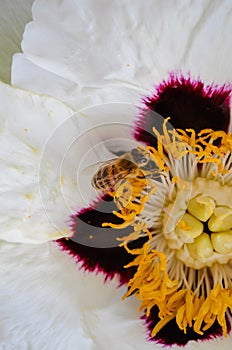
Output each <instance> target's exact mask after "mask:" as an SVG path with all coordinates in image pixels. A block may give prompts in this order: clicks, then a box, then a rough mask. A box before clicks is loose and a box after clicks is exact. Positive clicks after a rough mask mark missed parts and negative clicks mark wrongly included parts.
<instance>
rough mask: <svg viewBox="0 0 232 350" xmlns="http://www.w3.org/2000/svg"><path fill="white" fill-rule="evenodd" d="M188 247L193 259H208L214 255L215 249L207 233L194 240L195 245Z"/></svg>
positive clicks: (191, 244)
mask: <svg viewBox="0 0 232 350" xmlns="http://www.w3.org/2000/svg"><path fill="white" fill-rule="evenodd" d="M187 246H188V250H189V253H190V255H191V257H192V258H193V259H197V260H200V259H206V258H208V257H210V256H211V255H212V254H213V247H212V244H211V240H210V237H209V235H208V234H207V233H203V234H202V235H200V236H199V237H197V238H196V239H195V240H194V243H190V244H188V245H187Z"/></svg>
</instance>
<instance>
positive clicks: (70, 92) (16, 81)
mask: <svg viewBox="0 0 232 350" xmlns="http://www.w3.org/2000/svg"><path fill="white" fill-rule="evenodd" d="M12 84H13V85H15V86H19V87H20V86H21V87H23V88H24V89H28V90H33V91H36V92H38V93H46V94H48V95H50V96H54V97H56V98H58V99H61V100H63V101H65V102H66V103H67V104H68V105H69V106H71V107H72V108H73V109H76V110H78V109H81V108H85V107H88V106H91V105H95V104H101V103H104V102H122V103H123V102H125V103H134V104H138V102H139V101H140V100H141V98H142V96H144V95H146V94H149V91H148V90H144V89H141V88H136V89H132V88H131V87H130V86H126V84H125V86H118V85H117V86H111V85H109V84H107V85H102V86H98V87H96V88H93V87H91V86H87V87H85V86H80V85H79V84H78V83H76V82H73V81H71V80H68V79H66V78H63V77H62V76H59V75H57V74H54V73H51V72H49V71H47V70H45V69H43V68H41V67H39V66H38V65H36V64H34V63H32V61H31V60H29V59H27V58H26V57H25V55H23V54H17V55H14V58H13V65H12Z"/></svg>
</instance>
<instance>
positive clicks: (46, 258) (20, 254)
mask: <svg viewBox="0 0 232 350" xmlns="http://www.w3.org/2000/svg"><path fill="white" fill-rule="evenodd" d="M0 263H1V270H0V278H1V282H2V283H1V289H0V293H1V303H0V321H1V337H0V348H1V349H7V350H15V349H17V350H25V349H29V348H32V349H33V350H41V349H49V350H63V349H70V350H72V349H78V350H79V349H80V350H108V349H109V344H110V349H112V350H118V349H122V350H152V349H157V350H158V349H163V347H162V346H161V345H157V344H155V343H149V342H147V341H146V339H145V337H146V333H145V327H144V324H143V321H141V320H140V319H139V316H140V313H139V311H138V308H139V303H138V302H137V299H136V298H134V297H131V298H129V299H127V300H126V301H121V300H120V299H121V296H122V295H123V294H124V293H125V291H126V288H125V287H121V288H117V281H116V280H113V281H111V282H108V283H104V276H102V275H98V276H95V275H94V274H87V273H84V272H83V271H80V270H79V269H78V265H76V263H75V262H74V260H73V259H71V258H70V257H69V256H68V255H67V254H65V253H62V252H61V251H59V250H58V249H57V247H56V245H55V244H50V245H48V244H40V245H29V244H28V245H22V244H10V243H7V242H2V243H1V246H0ZM231 340H232V338H231V336H230V337H228V338H227V339H221V340H220V341H219V340H216V341H209V342H203V343H196V342H190V343H189V344H188V345H187V346H186V347H185V349H186V350H198V349H199V350H216V349H217V348H218V346H219V345H220V349H222V350H229V349H230V348H231ZM173 349H175V350H179V349H183V348H182V347H181V348H180V347H178V346H174V347H173Z"/></svg>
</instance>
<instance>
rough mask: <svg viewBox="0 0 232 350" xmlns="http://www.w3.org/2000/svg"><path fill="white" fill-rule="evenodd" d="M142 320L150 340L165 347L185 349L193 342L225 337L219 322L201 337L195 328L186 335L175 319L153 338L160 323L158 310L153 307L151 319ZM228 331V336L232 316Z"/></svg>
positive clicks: (144, 317)
mask: <svg viewBox="0 0 232 350" xmlns="http://www.w3.org/2000/svg"><path fill="white" fill-rule="evenodd" d="M141 318H142V319H143V320H144V322H145V325H146V327H147V330H148V340H149V341H152V342H155V343H158V344H162V345H165V346H176V345H177V346H182V347H184V346H185V345H186V344H187V343H188V342H189V341H191V340H192V341H197V342H204V341H208V340H213V339H216V338H220V337H223V334H222V328H221V326H220V325H219V324H218V322H217V321H215V322H214V324H213V326H212V327H210V328H209V329H208V330H206V331H205V332H204V334H203V335H200V334H198V333H195V332H194V330H193V328H187V332H186V334H185V333H184V332H183V331H181V330H180V329H179V327H178V325H177V323H176V320H175V319H173V320H171V321H169V323H168V324H166V325H165V326H164V327H163V328H162V329H161V330H160V331H159V332H158V333H157V334H156V336H155V337H153V338H152V337H151V333H152V330H153V329H154V327H155V325H156V324H157V323H158V321H159V317H158V308H155V307H153V309H152V310H151V313H150V316H149V317H147V316H146V315H143V316H142V317H141ZM227 331H228V334H229V333H230V332H231V315H230V316H227Z"/></svg>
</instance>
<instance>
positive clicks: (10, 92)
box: [0, 84, 73, 242]
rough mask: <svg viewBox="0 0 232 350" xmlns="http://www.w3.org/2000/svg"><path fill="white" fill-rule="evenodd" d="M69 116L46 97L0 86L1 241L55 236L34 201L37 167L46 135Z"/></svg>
mask: <svg viewBox="0 0 232 350" xmlns="http://www.w3.org/2000/svg"><path fill="white" fill-rule="evenodd" d="M72 113H73V111H72V110H71V109H70V108H68V107H67V106H65V105H64V104H63V103H61V102H58V101H56V100H54V99H52V98H48V97H45V96H39V95H35V94H32V93H29V92H25V91H20V90H18V89H16V88H12V87H9V86H7V85H4V84H0V121H1V122H0V123H1V124H0V130H1V133H0V142H1V148H0V159H1V172H0V192H1V195H0V208H1V219H0V221H1V232H0V237H1V238H4V239H6V240H9V241H28V242H37V241H40V242H42V241H44V240H48V239H52V238H55V237H57V235H58V233H55V228H54V226H53V225H52V223H50V222H49V220H48V218H47V216H46V213H45V210H44V208H43V206H42V203H41V199H40V192H39V186H38V180H39V179H38V175H39V164H40V157H41V153H42V148H43V146H44V144H45V142H46V140H47V138H48V137H49V135H50V133H51V132H52V131H53V130H54V128H55V127H56V126H57V125H58V124H59V123H61V122H62V121H63V120H64V119H66V118H68V117H70V116H71V115H72ZM55 152H56V150H54V153H53V156H54V154H55ZM52 172H53V169H50V173H52ZM48 186H49V184H48ZM62 228H64V227H62ZM59 235H60V234H59Z"/></svg>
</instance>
